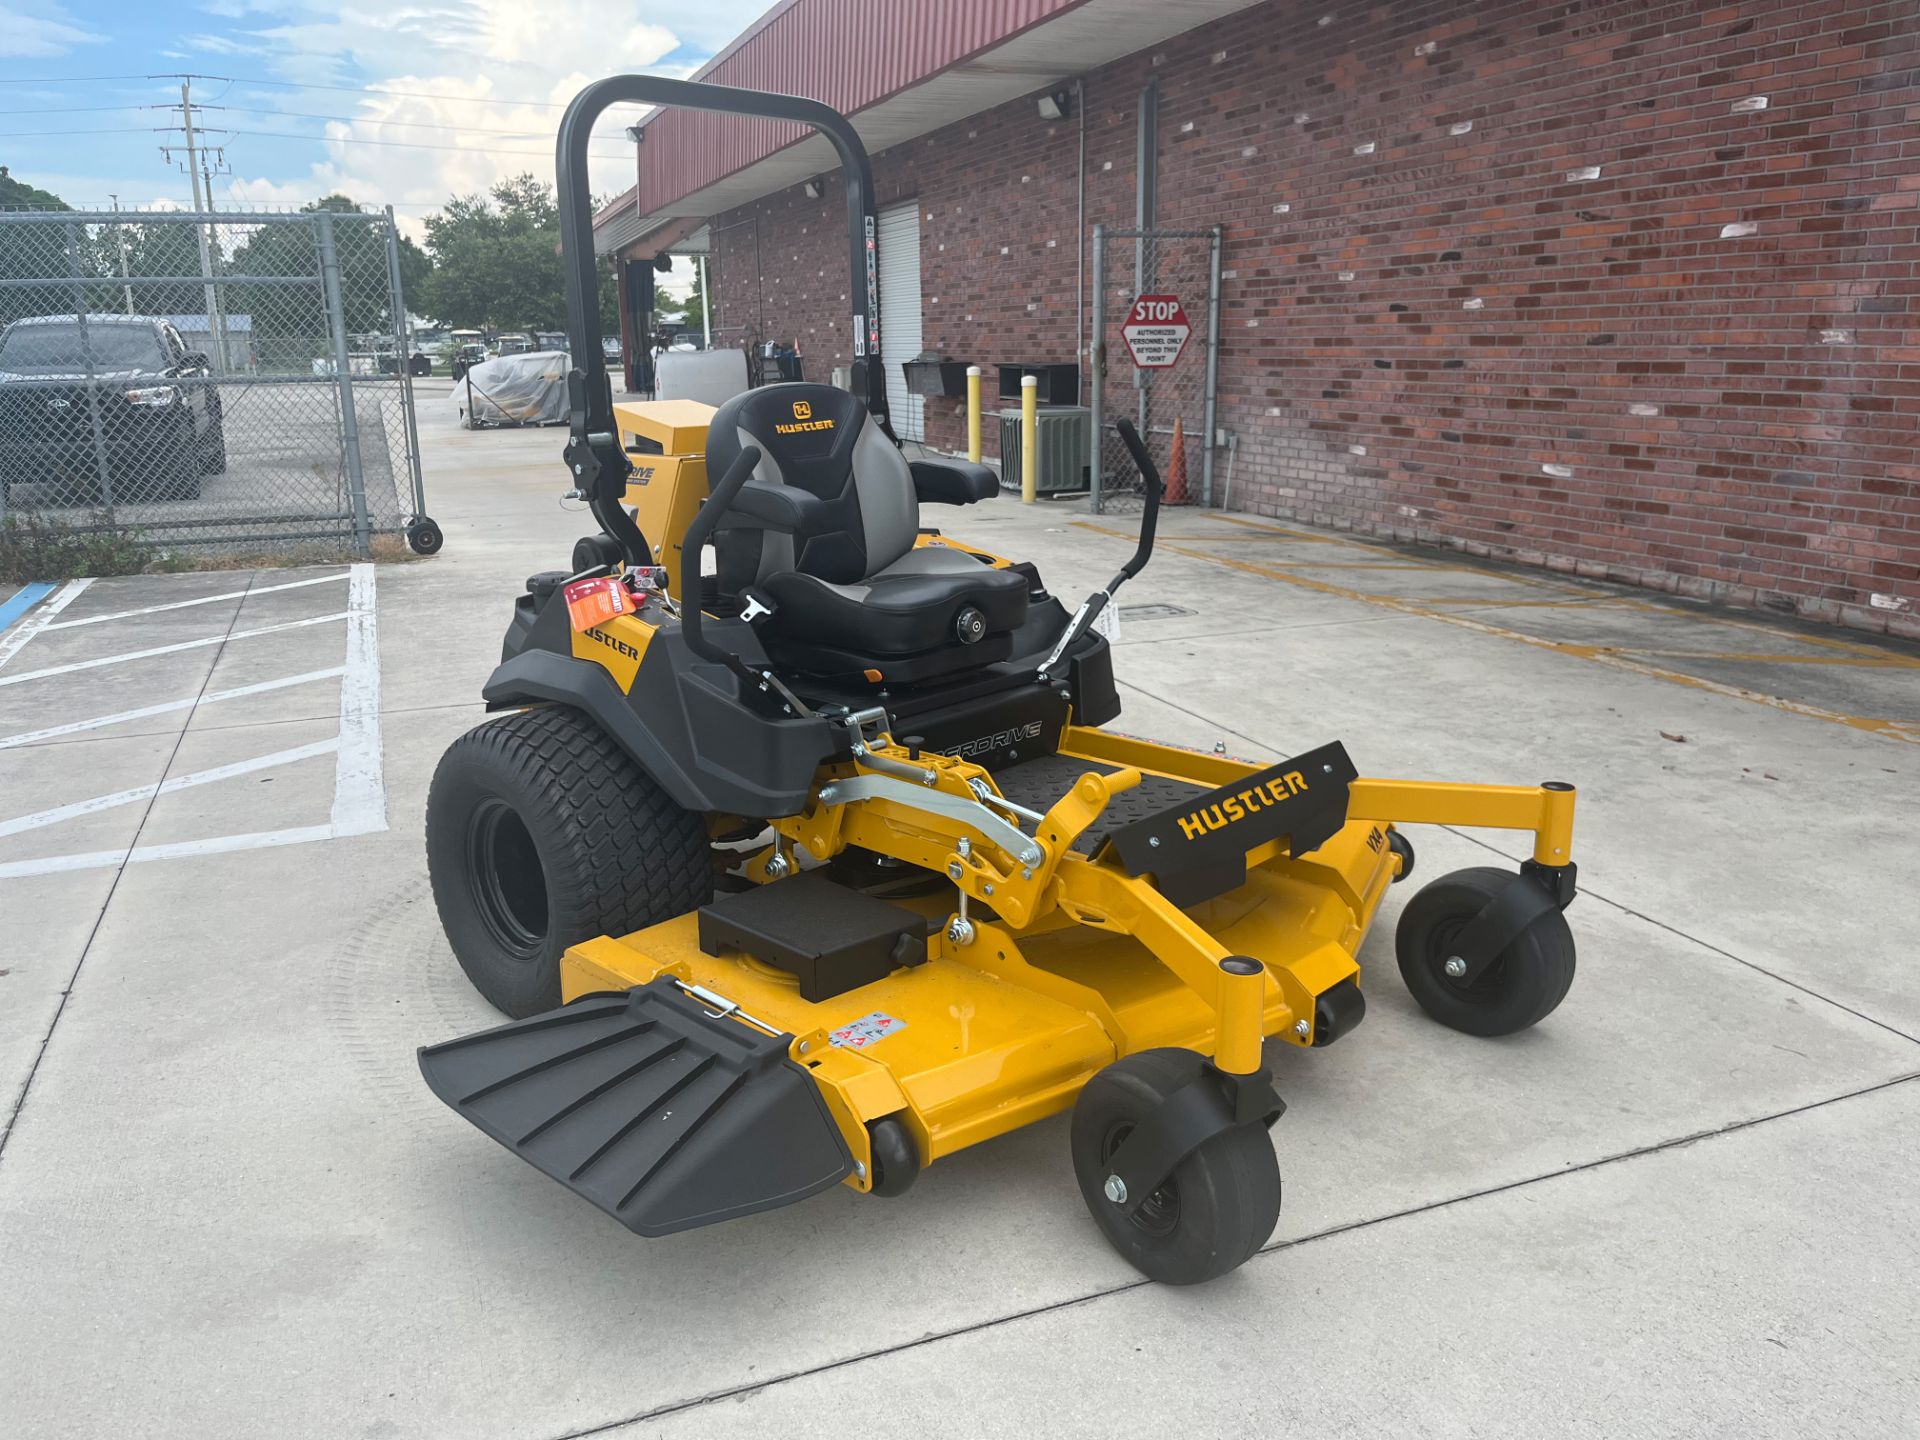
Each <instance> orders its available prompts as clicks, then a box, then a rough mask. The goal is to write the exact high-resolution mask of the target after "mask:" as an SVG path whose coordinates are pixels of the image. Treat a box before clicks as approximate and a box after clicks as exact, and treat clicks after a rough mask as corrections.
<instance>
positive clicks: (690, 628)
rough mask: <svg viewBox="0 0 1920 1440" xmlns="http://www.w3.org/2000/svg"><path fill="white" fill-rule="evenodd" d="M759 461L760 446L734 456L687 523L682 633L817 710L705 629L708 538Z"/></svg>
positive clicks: (795, 709)
mask: <svg viewBox="0 0 1920 1440" xmlns="http://www.w3.org/2000/svg"><path fill="white" fill-rule="evenodd" d="M759 464H760V449H759V447H758V446H755V445H749V446H747V447H746V448H745V449H743V450H742V451H741V452H740V453H739V454H738V455H737V456H735V457H734V461H733V464H731V465H729V466H728V467H727V473H726V474H725V475H722V476H721V477H720V483H719V484H718V485H716V486H714V487H713V493H712V494H711V495H709V496H707V500H706V503H705V504H704V505H702V506H701V507H700V511H699V513H698V514H696V515H695V516H694V517H693V522H692V523H691V524H690V525H688V526H687V533H686V535H685V537H684V538H683V539H682V540H681V542H680V563H681V564H682V565H683V566H686V567H688V568H687V573H686V574H683V575H682V576H681V577H680V635H681V638H682V639H684V640H685V641H686V642H687V649H689V650H691V651H692V652H693V653H694V654H696V655H698V656H699V657H700V658H701V659H702V660H707V661H711V662H712V663H713V664H715V665H724V666H726V667H727V669H729V670H731V671H733V673H734V674H736V675H738V676H739V677H740V678H741V679H742V680H743V681H745V682H746V683H747V684H749V685H757V686H758V687H759V688H760V689H762V690H770V691H772V692H773V693H774V694H776V695H778V696H779V698H780V700H781V702H782V703H783V704H785V705H786V707H787V709H788V710H790V711H792V713H794V714H795V715H811V714H813V710H812V709H811V708H810V707H809V706H808V705H807V703H806V701H804V700H802V699H801V698H800V697H799V696H798V695H795V694H794V693H793V692H792V691H791V690H789V689H788V688H787V687H786V686H785V685H783V684H782V683H781V681H780V677H779V676H778V675H775V674H774V673H773V671H771V670H765V669H760V670H756V669H755V668H754V667H753V666H751V665H749V664H748V663H747V662H746V661H745V660H743V659H741V658H740V656H738V655H736V654H735V653H734V652H733V651H731V650H723V649H721V648H720V647H719V646H718V645H716V644H714V643H713V642H712V641H711V640H709V639H707V637H706V636H705V635H704V634H702V633H701V620H702V616H701V613H700V601H701V598H702V597H701V593H700V592H701V575H700V556H701V554H702V552H703V551H705V549H706V548H707V542H708V541H709V540H711V539H712V538H713V532H714V530H715V529H716V528H718V526H719V524H720V517H721V516H723V515H725V514H726V513H727V507H728V506H730V505H732V504H733V502H734V498H735V497H736V496H738V495H739V493H740V491H741V488H742V487H743V486H745V485H746V483H747V481H749V480H751V479H752V478H753V472H754V469H755V468H756V467H757V466H758V465H759ZM749 618H752V617H749Z"/></svg>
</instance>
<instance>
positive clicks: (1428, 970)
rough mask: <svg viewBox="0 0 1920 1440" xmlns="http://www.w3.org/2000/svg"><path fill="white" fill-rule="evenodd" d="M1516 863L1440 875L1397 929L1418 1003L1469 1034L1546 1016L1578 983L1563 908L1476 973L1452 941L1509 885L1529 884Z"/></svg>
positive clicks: (1403, 966)
mask: <svg viewBox="0 0 1920 1440" xmlns="http://www.w3.org/2000/svg"><path fill="white" fill-rule="evenodd" d="M1531 883H1533V882H1531V881H1528V880H1523V879H1521V878H1520V877H1518V876H1516V875H1515V874H1514V873H1513V872H1512V871H1511V870H1496V869H1493V868H1492V867H1490V866H1481V867H1477V868H1475V869H1472V870H1456V871H1454V872H1453V873H1452V874H1451V875H1442V876H1441V877H1440V878H1439V879H1438V880H1435V881H1433V882H1432V883H1431V884H1430V885H1428V886H1427V887H1426V888H1425V889H1424V890H1422V891H1421V892H1420V893H1419V894H1418V895H1415V896H1414V897H1413V899H1411V900H1409V901H1408V902H1407V908H1406V909H1405V910H1403V911H1402V912H1401V914H1400V924H1399V928H1398V929H1396V930H1395V932H1394V949H1395V950H1396V951H1397V952H1398V955H1399V959H1400V978H1401V979H1403V980H1405V981H1406V982H1407V989H1408V990H1410V991H1411V992H1412V993H1413V998H1414V999H1415V1000H1417V1001H1419V1002H1420V1008H1421V1009H1422V1010H1425V1011H1426V1012H1427V1014H1429V1015H1431V1016H1432V1017H1433V1018H1434V1019H1436V1020H1438V1021H1439V1022H1440V1023H1441V1024H1442V1025H1447V1026H1451V1027H1452V1028H1453V1029H1455V1030H1461V1031H1464V1032H1465V1033H1467V1034H1468V1035H1511V1034H1513V1033H1514V1032H1515V1031H1516V1030H1524V1029H1526V1028H1527V1027H1528V1026H1529V1025H1536V1024H1538V1023H1539V1022H1540V1021H1542V1020H1544V1019H1546V1018H1547V1016H1549V1015H1551V1014H1552V1013H1553V1011H1554V1008H1555V1007H1556V1006H1557V1005H1559V1003H1560V1002H1561V1001H1562V1000H1564V999H1566V996H1567V990H1568V987H1570V986H1571V985H1572V984H1573V932H1572V931H1571V930H1569V929H1568V928H1567V917H1566V916H1565V915H1563V914H1561V913H1560V912H1559V911H1558V910H1554V911H1551V912H1549V913H1548V914H1545V915H1542V916H1541V917H1540V918H1539V919H1538V920H1536V921H1534V922H1533V924H1531V925H1529V926H1528V927H1527V928H1526V929H1525V930H1522V931H1521V932H1520V934H1519V936H1518V937H1517V938H1516V939H1514V940H1513V941H1512V942H1511V943H1510V944H1509V945H1508V946H1507V947H1506V949H1504V950H1502V951H1501V952H1500V953H1499V954H1498V955H1496V956H1495V957H1494V958H1493V960H1492V961H1491V962H1490V963H1489V964H1488V965H1487V966H1486V968H1485V969H1483V970H1481V971H1480V973H1479V974H1478V975H1476V976H1474V977H1473V978H1472V979H1471V980H1467V979H1464V978H1458V977H1456V976H1455V975H1453V974H1452V973H1450V971H1449V962H1453V964H1452V967H1451V968H1452V969H1454V970H1457V969H1459V968H1460V963H1461V962H1460V960H1459V959H1458V958H1457V957H1456V956H1455V954H1454V949H1453V943H1454V940H1455V938H1456V937H1457V936H1458V935H1459V934H1460V933H1461V931H1463V930H1465V929H1466V928H1467V925H1468V924H1469V923H1470V922H1471V921H1472V920H1473V918H1474V916H1476V915H1478V914H1479V913H1480V912H1481V911H1482V910H1483V909H1485V908H1486V906H1487V905H1488V904H1489V903H1490V902H1491V901H1492V900H1493V898H1494V897H1495V896H1496V895H1498V894H1499V893H1500V892H1501V891H1502V890H1504V889H1506V888H1507V886H1509V885H1514V884H1531Z"/></svg>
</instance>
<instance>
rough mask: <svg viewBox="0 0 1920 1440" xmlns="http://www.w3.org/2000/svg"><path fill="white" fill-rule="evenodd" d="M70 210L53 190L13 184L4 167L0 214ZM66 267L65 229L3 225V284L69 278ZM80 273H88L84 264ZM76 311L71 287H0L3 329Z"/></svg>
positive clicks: (0, 267)
mask: <svg viewBox="0 0 1920 1440" xmlns="http://www.w3.org/2000/svg"><path fill="white" fill-rule="evenodd" d="M70 208H72V207H70V206H69V205H68V204H67V203H66V202H65V201H64V200H62V199H61V198H60V197H59V196H58V195H55V194H54V193H53V192H52V191H50V190H41V189H37V188H36V187H34V186H32V185H29V184H27V183H26V182H25V181H23V180H15V179H14V178H13V177H12V175H10V174H9V173H8V172H7V170H6V169H5V167H0V211H4V210H67V209H70ZM68 264H69V262H68V260H67V249H66V231H65V229H64V227H62V226H60V225H46V224H31V225H28V224H15V225H4V224H0V280H37V279H40V278H41V277H43V276H58V275H65V274H66V273H67V269H68ZM82 268H83V269H85V268H86V266H85V262H83V265H82ZM72 309H73V290H72V287H71V286H70V285H65V284H50V285H47V286H39V285H4V286H0V325H4V324H7V323H8V322H10V321H13V320H18V319H19V318H20V317H21V316H23V315H47V314H56V313H59V312H61V311H71V310H72Z"/></svg>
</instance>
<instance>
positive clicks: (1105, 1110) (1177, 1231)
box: [1072, 1049, 1280, 1285]
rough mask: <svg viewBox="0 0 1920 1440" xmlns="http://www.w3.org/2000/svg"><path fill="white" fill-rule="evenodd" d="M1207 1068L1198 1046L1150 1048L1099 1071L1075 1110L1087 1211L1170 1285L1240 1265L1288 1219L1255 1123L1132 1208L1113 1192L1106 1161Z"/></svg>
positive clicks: (1117, 1245) (1207, 1149)
mask: <svg viewBox="0 0 1920 1440" xmlns="http://www.w3.org/2000/svg"><path fill="white" fill-rule="evenodd" d="M1205 1064H1206V1060H1205V1058H1204V1057H1203V1056H1201V1055H1198V1054H1196V1053H1195V1052H1194V1051H1192V1050H1177V1049H1165V1050H1142V1051H1141V1052H1140V1053H1139V1054H1137V1055H1129V1056H1127V1057H1126V1059H1124V1060H1119V1061H1116V1062H1115V1063H1114V1064H1112V1065H1109V1066H1107V1068H1106V1069H1104V1070H1102V1071H1101V1072H1100V1073H1099V1074H1097V1075H1095V1076H1094V1077H1093V1079H1091V1080H1089V1081H1088V1082H1087V1086H1086V1088H1085V1089H1084V1090H1082V1091H1081V1092H1080V1099H1079V1101H1078V1102H1077V1103H1076V1104H1075V1105H1074V1107H1073V1142H1072V1143H1073V1171H1074V1176H1075V1178H1076V1179H1078V1180H1079V1182H1080V1194H1081V1196H1082V1198H1084V1199H1085V1200H1086V1202H1087V1209H1088V1210H1089V1211H1090V1212H1091V1213H1092V1215H1093V1218H1094V1221H1095V1223H1097V1224H1098V1225H1099V1226H1100V1229H1101V1231H1102V1233H1104V1234H1105V1235H1106V1237H1107V1242H1108V1243H1109V1244H1111V1245H1112V1246H1113V1248H1114V1249H1115V1250H1118V1251H1119V1252H1120V1254H1121V1255H1122V1256H1123V1257H1124V1258H1125V1259H1126V1261H1127V1263H1128V1264H1130V1265H1132V1266H1133V1267H1134V1269H1136V1270H1138V1271H1139V1272H1140V1273H1141V1274H1142V1275H1145V1276H1146V1277H1147V1278H1148V1279H1150V1280H1158V1281H1160V1282H1161V1283H1162V1284H1163V1285H1197V1284H1199V1283H1200V1282H1201V1281H1204V1280H1214V1279H1217V1278H1219V1277H1220V1276H1222V1275H1225V1274H1226V1273H1227V1272H1228V1271H1230V1270H1234V1269H1237V1268H1239V1267H1240V1266H1241V1265H1244V1264H1245V1263H1246V1262H1247V1261H1248V1260H1251V1259H1252V1258H1253V1257H1254V1255H1255V1254H1257V1253H1258V1252H1259V1249H1260V1247H1261V1246H1262V1245H1264V1244H1266V1243H1267V1240H1268V1239H1269V1238H1270V1237H1271V1236H1272V1234H1273V1227H1274V1226H1275V1225H1276V1224H1278V1223H1279V1220H1280V1162H1279V1161H1278V1160H1277V1159H1276V1158H1275V1157H1274V1153H1273V1141H1272V1140H1270V1139H1268V1138H1267V1130H1266V1127H1265V1126H1264V1125H1260V1124H1257V1123H1248V1124H1245V1125H1236V1126H1235V1127H1234V1128H1233V1129H1231V1130H1226V1131H1222V1132H1221V1133H1220V1134H1218V1135H1215V1136H1214V1137H1213V1138H1212V1139H1211V1140H1208V1141H1207V1142H1206V1143H1205V1144H1203V1145H1201V1146H1200V1148H1199V1149H1197V1150H1195V1151H1194V1152H1193V1153H1192V1154H1191V1155H1189V1156H1187V1158H1186V1159H1184V1160H1182V1161H1181V1162H1180V1164H1179V1165H1178V1166H1176V1167H1175V1169H1174V1172H1173V1174H1171V1175H1169V1176H1168V1177H1167V1179H1166V1182H1165V1183H1164V1184H1162V1185H1161V1186H1160V1188H1159V1189H1158V1190H1156V1191H1154V1192H1153V1194H1152V1195H1150V1196H1148V1197H1147V1199H1146V1200H1145V1201H1144V1202H1142V1203H1140V1204H1138V1205H1136V1206H1134V1207H1132V1208H1128V1207H1126V1206H1123V1205H1116V1204H1115V1203H1114V1202H1113V1201H1111V1200H1109V1199H1108V1198H1107V1196H1106V1192H1105V1189H1104V1186H1105V1184H1106V1179H1107V1173H1108V1172H1107V1161H1108V1160H1109V1159H1110V1158H1111V1157H1112V1156H1113V1154H1114V1152H1115V1151H1117V1150H1118V1149H1119V1148H1120V1144H1121V1142H1122V1141H1124V1140H1125V1139H1126V1138H1127V1135H1128V1134H1129V1133H1131V1131H1132V1130H1133V1127H1134V1126H1135V1125H1137V1124H1138V1123H1139V1122H1140V1120H1141V1118H1142V1117H1143V1116H1145V1115H1146V1114H1147V1113H1148V1112H1149V1111H1150V1110H1152V1109H1154V1108H1156V1107H1157V1106H1159V1105H1160V1104H1161V1103H1162V1102H1163V1101H1165V1100H1166V1098H1167V1097H1168V1096H1169V1095H1171V1094H1173V1093H1174V1092H1175V1091H1176V1090H1179V1089H1180V1088H1182V1087H1183V1086H1185V1085H1186V1084H1187V1083H1188V1082H1189V1081H1191V1080H1192V1079H1193V1078H1194V1077H1195V1076H1197V1075H1199V1074H1200V1073H1201V1071H1202V1069H1203V1068H1204V1066H1205Z"/></svg>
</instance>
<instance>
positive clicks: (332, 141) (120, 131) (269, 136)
mask: <svg viewBox="0 0 1920 1440" xmlns="http://www.w3.org/2000/svg"><path fill="white" fill-rule="evenodd" d="M172 108H173V109H176V110H177V109H179V107H178V106H177V105H176V106H174V107H172ZM193 108H194V109H196V110H210V109H216V108H218V107H216V106H210V105H196V106H194V107H193ZM268 113H271V112H268ZM316 118H318V117H316ZM349 123H353V122H349ZM370 123H372V122H370ZM179 128H180V127H179V126H178V125H148V126H124V127H109V128H102V129H95V130H0V140H11V139H23V138H26V139H44V138H50V137H53V136H61V135H158V134H164V133H166V132H167V131H170V130H178V129H179ZM219 133H221V134H222V135H246V136H248V137H250V138H253V139H264V140H303V141H305V142H306V143H307V144H309V145H379V146H383V147H389V148H393V149H398V150H459V151H476V150H477V151H480V152H481V153H483V154H487V155H521V156H527V157H529V158H533V159H540V160H547V159H551V158H552V157H553V152H552V151H551V150H495V149H492V148H490V147H482V146H476V145H432V144H428V143H427V142H426V141H423V140H373V139H369V138H366V137H363V136H357V135H302V134H300V133H298V132H297V131H293V130H222V131H220V132H219ZM500 133H502V134H508V135H513V134H521V133H524V132H521V131H511V130H509V131H502V132H500ZM529 138H531V137H529ZM589 158H591V159H594V160H627V159H631V158H632V152H631V151H623V152H621V153H619V154H614V153H611V152H608V151H598V152H595V153H594V154H592V155H591V156H590V157H589Z"/></svg>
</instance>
